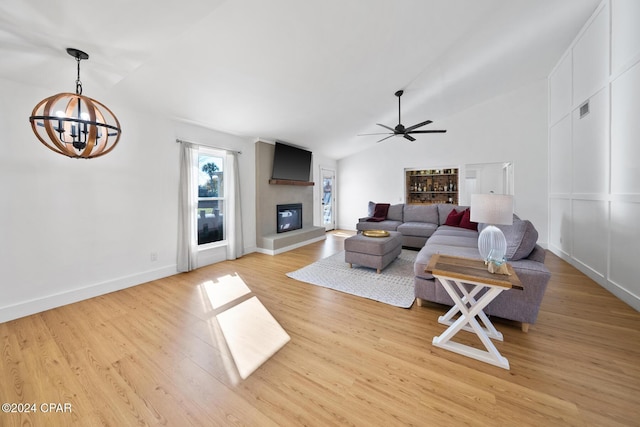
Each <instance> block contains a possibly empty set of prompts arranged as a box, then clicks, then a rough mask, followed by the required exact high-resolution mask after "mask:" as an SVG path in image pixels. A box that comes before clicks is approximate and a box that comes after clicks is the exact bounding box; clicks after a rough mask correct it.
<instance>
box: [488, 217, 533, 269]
mask: <svg viewBox="0 0 640 427" xmlns="http://www.w3.org/2000/svg"><path fill="white" fill-rule="evenodd" d="M498 228H500V229H501V230H502V232H503V233H504V237H505V238H506V239H507V252H506V254H505V257H506V258H507V259H508V260H510V261H517V260H519V259H523V258H527V257H528V256H529V254H530V253H531V252H532V251H533V248H535V246H536V242H537V241H538V231H537V230H536V228H535V227H534V226H533V224H532V223H531V221H529V220H526V219H525V220H521V219H514V221H513V224H512V225H499V226H498Z"/></svg>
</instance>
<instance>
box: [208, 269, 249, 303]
mask: <svg viewBox="0 0 640 427" xmlns="http://www.w3.org/2000/svg"><path fill="white" fill-rule="evenodd" d="M201 286H202V287H203V288H204V291H205V294H206V295H207V298H208V299H209V302H210V303H211V307H212V308H213V309H214V310H215V309H218V308H220V307H222V306H223V305H225V304H228V303H230V302H232V301H234V300H237V299H238V298H241V297H243V296H244V295H247V294H248V293H250V292H251V289H249V287H248V286H247V285H246V284H245V283H244V281H243V280H242V278H241V277H240V276H237V275H235V276H232V275H230V274H227V275H226V276H222V277H219V278H217V279H216V281H215V282H214V281H212V280H207V281H206V282H204V283H203V284H202V285H201Z"/></svg>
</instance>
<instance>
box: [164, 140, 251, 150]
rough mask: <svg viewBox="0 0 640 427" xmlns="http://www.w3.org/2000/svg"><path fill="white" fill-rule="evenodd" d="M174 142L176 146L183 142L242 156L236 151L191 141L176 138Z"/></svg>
mask: <svg viewBox="0 0 640 427" xmlns="http://www.w3.org/2000/svg"><path fill="white" fill-rule="evenodd" d="M176 142H177V143H178V144H181V143H183V142H185V143H187V144H195V145H201V146H203V147H209V148H213V149H215V150H225V151H231V152H232V153H238V154H242V151H238V150H229V149H228V148H222V147H213V146H211V145H205V144H200V143H198V142H192V141H187V140H184V139H180V138H176Z"/></svg>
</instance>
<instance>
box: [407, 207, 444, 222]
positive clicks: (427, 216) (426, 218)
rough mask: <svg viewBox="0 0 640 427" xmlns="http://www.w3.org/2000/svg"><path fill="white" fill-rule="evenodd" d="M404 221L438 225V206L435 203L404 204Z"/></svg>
mask: <svg viewBox="0 0 640 427" xmlns="http://www.w3.org/2000/svg"><path fill="white" fill-rule="evenodd" d="M403 219H404V222H430V223H432V224H435V225H438V207H437V206H436V205H405V206H404V218H403Z"/></svg>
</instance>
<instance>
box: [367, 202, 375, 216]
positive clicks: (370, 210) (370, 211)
mask: <svg viewBox="0 0 640 427" xmlns="http://www.w3.org/2000/svg"><path fill="white" fill-rule="evenodd" d="M375 209H376V203H375V202H371V201H370V202H369V205H368V206H367V216H373V212H375Z"/></svg>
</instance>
